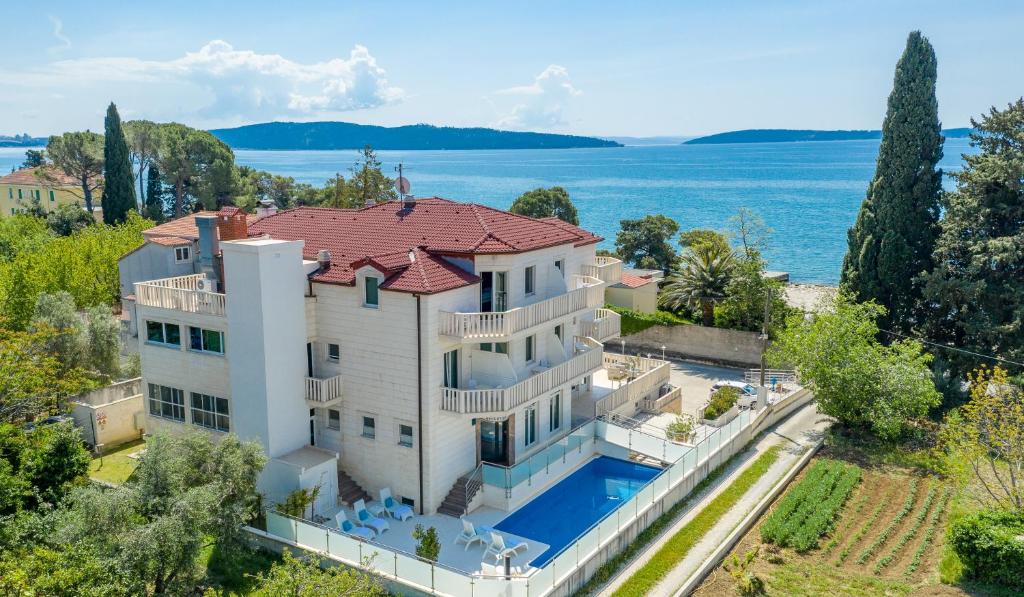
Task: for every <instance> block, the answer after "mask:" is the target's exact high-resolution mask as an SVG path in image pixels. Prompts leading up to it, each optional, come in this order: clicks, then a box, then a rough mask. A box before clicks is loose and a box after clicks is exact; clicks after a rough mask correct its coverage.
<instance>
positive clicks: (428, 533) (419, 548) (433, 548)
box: [412, 524, 441, 562]
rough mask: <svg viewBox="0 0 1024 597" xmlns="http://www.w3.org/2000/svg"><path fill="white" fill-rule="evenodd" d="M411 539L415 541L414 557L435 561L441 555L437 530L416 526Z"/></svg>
mask: <svg viewBox="0 0 1024 597" xmlns="http://www.w3.org/2000/svg"><path fill="white" fill-rule="evenodd" d="M412 538H413V539H415V540H416V555H418V556H419V557H421V558H423V559H424V560H428V561H431V562H436V561H437V557H438V556H439V555H441V540H440V539H438V536H437V529H435V528H434V527H427V528H424V527H423V525H421V524H417V525H416V528H414V529H413V530H412Z"/></svg>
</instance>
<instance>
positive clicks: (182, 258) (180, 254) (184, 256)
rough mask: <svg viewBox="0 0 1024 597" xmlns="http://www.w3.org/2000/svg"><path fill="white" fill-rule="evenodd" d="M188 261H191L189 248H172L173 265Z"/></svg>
mask: <svg viewBox="0 0 1024 597" xmlns="http://www.w3.org/2000/svg"><path fill="white" fill-rule="evenodd" d="M189 261H192V249H191V248H190V247H175V248H174V262H175V263H188V262H189Z"/></svg>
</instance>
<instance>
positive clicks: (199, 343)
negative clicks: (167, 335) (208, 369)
mask: <svg viewBox="0 0 1024 597" xmlns="http://www.w3.org/2000/svg"><path fill="white" fill-rule="evenodd" d="M188 335H189V346H191V347H192V350H197V351H200V352H212V353H215V354H224V332H219V331H217V330H204V329H203V328H197V327H193V326H189V327H188Z"/></svg>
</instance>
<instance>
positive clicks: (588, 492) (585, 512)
mask: <svg viewBox="0 0 1024 597" xmlns="http://www.w3.org/2000/svg"><path fill="white" fill-rule="evenodd" d="M659 472H661V469H657V468H654V467H651V466H645V465H642V464H635V463H632V462H627V461H625V460H619V459H617V458H609V457H607V456H600V457H598V458H595V459H594V460H591V461H590V462H588V463H587V464H585V465H584V466H583V467H582V468H580V469H579V470H577V471H576V472H574V473H573V474H571V475H569V476H568V477H566V478H564V479H562V480H561V481H559V482H558V483H557V484H555V485H554V486H552V487H551V488H549V489H548V490H547V491H545V492H544V493H542V494H540V495H539V496H537V497H535V498H534V499H533V500H532V501H531V502H529V503H528V504H526V505H525V506H523V507H522V508H520V509H519V510H517V511H516V512H514V513H512V514H511V515H509V516H508V517H506V518H505V519H504V520H502V521H501V522H499V523H498V524H496V525H495V526H494V528H496V529H497V530H499V531H504V532H506V533H511V534H513V535H518V536H520V537H525V538H527V539H534V540H536V541H541V542H543V543H547V544H548V545H549V546H550V547H549V548H548V550H547V551H545V552H544V553H542V554H540V555H539V556H537V557H536V558H534V560H533V562H531V563H532V565H534V566H537V567H540V566H543V565H544V564H546V563H547V562H548V561H549V560H550V559H551V558H553V557H554V556H555V555H556V554H558V552H560V551H561V550H562V548H563V547H565V546H566V545H569V544H570V543H572V542H573V541H574V540H575V539H576V538H577V537H579V536H580V535H581V534H583V532H584V531H586V530H587V529H588V528H590V527H591V525H593V524H594V523H595V522H597V521H598V520H601V519H602V518H604V516H605V515H606V514H608V513H609V512H611V511H613V510H615V509H616V508H618V507H619V506H621V505H622V504H623V503H624V502H625V501H627V500H628V499H629V498H631V497H633V495H634V494H635V493H637V492H638V491H640V488H642V487H643V486H644V485H646V484H647V483H648V482H650V480H651V479H653V478H654V477H656V476H657V475H658V473H659Z"/></svg>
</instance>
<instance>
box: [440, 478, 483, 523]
mask: <svg viewBox="0 0 1024 597" xmlns="http://www.w3.org/2000/svg"><path fill="white" fill-rule="evenodd" d="M483 486H484V484H483V469H482V468H481V467H479V466H478V467H476V468H475V469H473V470H472V471H470V472H468V473H466V474H465V475H462V476H461V477H459V478H458V479H457V480H456V481H455V484H454V485H452V488H451V490H450V491H449V492H448V495H447V496H445V498H444V501H443V502H441V507H440V508H438V509H437V512H438V514H447V515H448V516H454V517H456V518H458V517H459V516H462V515H463V514H465V513H466V510H468V509H469V503H470V502H472V501H473V498H474V497H476V494H477V492H478V491H480V488H481V487H483Z"/></svg>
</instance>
